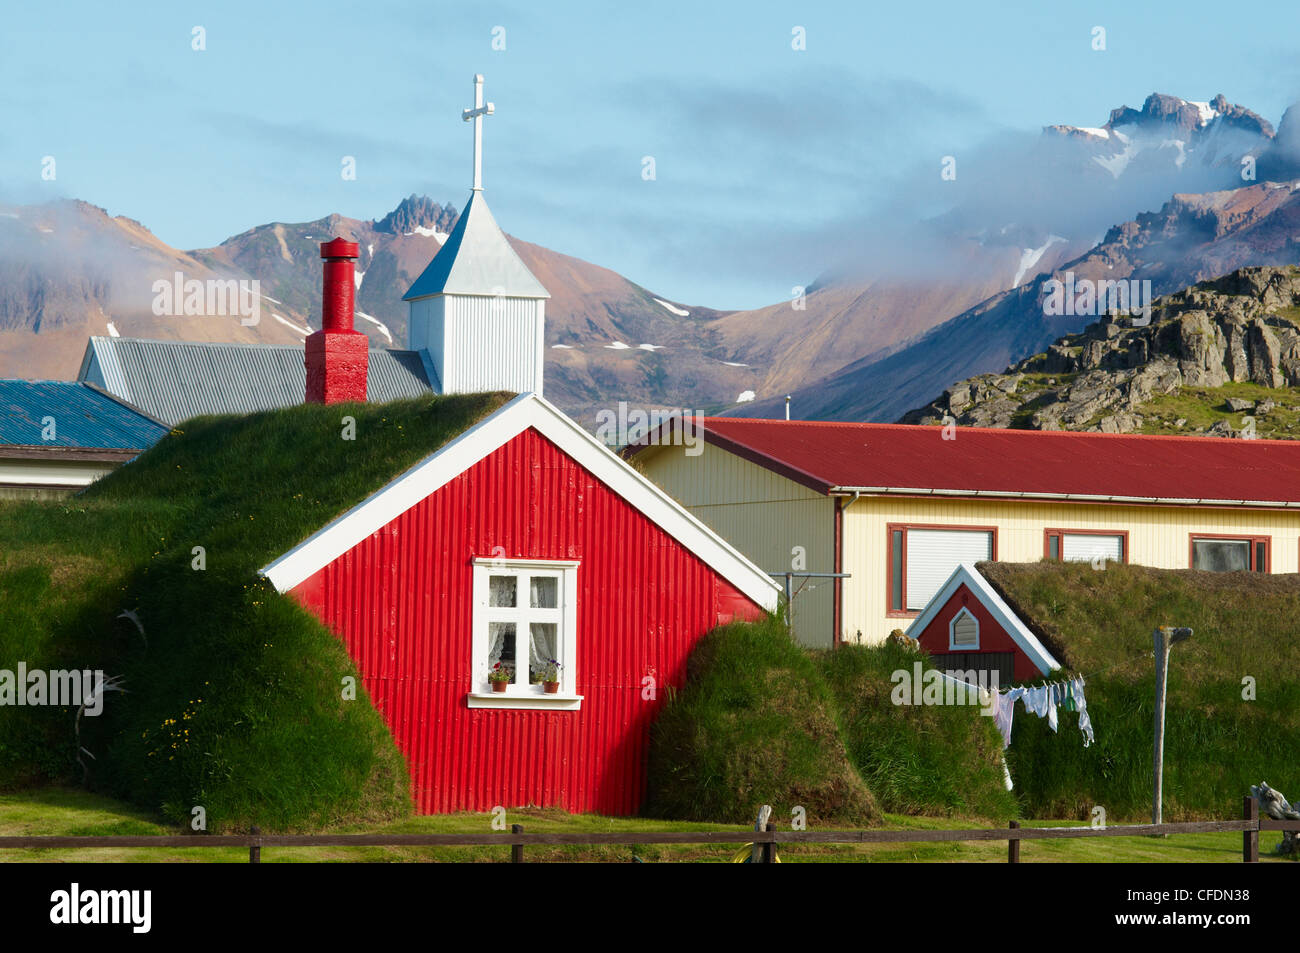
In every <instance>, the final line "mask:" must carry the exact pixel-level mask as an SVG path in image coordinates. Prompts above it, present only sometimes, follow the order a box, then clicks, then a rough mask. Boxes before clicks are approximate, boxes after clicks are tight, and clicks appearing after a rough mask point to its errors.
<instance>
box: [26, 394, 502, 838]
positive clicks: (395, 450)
mask: <svg viewBox="0 0 1300 953" xmlns="http://www.w3.org/2000/svg"><path fill="white" fill-rule="evenodd" d="M506 399H507V395H500V394H497V395H476V396H465V397H442V398H432V397H430V398H421V399H417V400H411V401H403V402H397V403H393V404H386V405H385V404H367V405H353V404H346V405H336V406H333V407H321V406H312V405H302V406H297V407H293V408H288V409H285V410H278V411H272V412H267V413H261V414H253V415H250V416H246V417H220V418H215V417H209V418H199V419H195V420H192V421H188V422H186V423H185V424H183V425H182V426H181V428H180V429H179V430H177V431H173V433H172V434H171V435H169V436H168V437H166V438H164V439H163V440H162V441H161V442H160V443H159V444H158V445H157V446H155V447H154V448H153V449H151V450H150V451H148V452H147V453H145V454H143V455H142V456H141V457H139V458H138V459H137V460H135V461H134V462H132V463H130V464H128V465H126V466H124V467H122V468H120V469H119V470H117V471H116V472H114V473H113V474H111V475H109V476H108V477H106V478H104V479H103V480H101V481H99V482H98V483H96V484H95V485H93V486H92V487H90V488H89V489H88V490H87V491H85V492H83V493H82V494H80V495H78V496H77V497H74V498H72V499H69V500H63V501H55V502H42V503H8V504H3V505H0V668H6V669H13V668H15V667H16V664H17V662H18V661H20V660H21V661H25V662H26V663H27V665H28V667H29V668H51V669H52V668H67V667H75V668H92V669H94V668H100V669H103V670H104V671H105V672H106V674H108V675H110V676H112V675H122V676H125V678H126V687H127V689H128V691H127V692H126V693H124V694H114V695H110V696H109V698H108V700H107V702H106V704H105V712H104V714H103V715H101V716H100V717H99V718H84V719H82V726H83V732H82V738H81V742H82V744H83V745H85V747H87V748H88V749H89V751H91V752H92V753H93V760H90V759H83V760H85V761H86V763H87V764H88V765H89V766H90V768H91V774H90V781H91V783H92V784H93V785H94V786H95V787H96V788H97V789H100V790H104V791H107V792H110V793H115V794H117V795H119V796H121V797H124V798H129V799H130V800H132V801H133V802H134V803H136V804H139V805H141V806H142V807H144V808H146V809H148V810H150V811H154V812H159V813H161V815H162V816H163V817H164V818H165V819H167V820H169V821H171V822H173V823H183V822H185V821H186V820H187V819H188V818H189V816H190V812H191V809H192V808H193V807H194V806H196V805H197V806H202V807H204V808H205V809H206V811H207V816H208V823H209V829H210V830H214V831H216V830H222V829H232V828H233V829H238V828H246V827H247V826H248V825H250V824H254V823H256V824H258V825H260V826H261V827H262V828H263V829H264V830H268V831H269V830H288V829H305V828H316V827H327V826H332V825H336V824H338V823H345V822H350V821H351V822H356V821H365V820H377V819H382V818H390V817H395V816H400V815H401V814H404V813H406V812H408V811H409V810H410V801H409V795H408V791H407V788H408V781H407V775H406V769H405V766H404V764H403V762H402V759H401V756H400V754H399V753H398V751H397V749H396V747H395V745H394V744H393V742H392V739H391V736H390V735H389V733H388V731H387V729H386V727H385V726H384V724H383V722H382V719H381V718H380V717H379V715H378V714H377V713H376V712H375V711H374V709H373V707H372V706H371V705H370V703H369V700H368V699H367V698H366V697H365V695H364V692H360V691H359V692H358V694H359V698H358V699H357V700H356V701H344V700H343V699H342V692H341V685H342V679H343V677H344V676H349V675H352V676H355V675H356V670H355V668H354V666H353V665H352V663H351V661H350V660H349V658H348V656H347V652H346V650H345V649H344V648H343V646H342V644H341V643H340V642H339V640H338V639H337V638H335V637H334V636H333V635H332V634H331V633H330V632H329V631H328V630H327V629H326V628H325V627H324V626H322V625H321V624H320V623H319V622H318V621H317V620H316V619H315V618H314V617H313V616H312V615H310V614H309V613H308V612H306V611H305V610H303V609H302V608H301V607H299V606H298V605H297V603H296V602H294V601H293V600H292V599H291V598H288V597H284V596H281V595H279V594H278V593H276V592H275V591H274V589H273V588H272V587H271V586H270V585H269V584H268V583H266V582H265V581H264V580H261V579H260V578H259V577H258V576H257V570H258V569H259V568H260V567H261V566H263V565H265V564H266V563H267V562H269V561H270V560H271V559H273V558H275V557H276V556H278V555H280V554H281V553H283V552H285V551H286V550H287V549H289V548H291V547H292V546H293V545H295V544H296V543H298V542H299V541H301V540H302V539H304V538H306V537H307V536H308V535H310V534H311V533H312V532H314V531H315V530H317V529H319V528H320V527H321V526H323V525H324V524H325V523H327V522H328V521H329V520H331V519H333V518H334V517H335V516H337V515H339V514H341V513H342V512H344V511H346V510H347V509H348V508H349V507H351V506H353V505H355V504H356V503H357V502H359V501H360V500H362V499H364V498H365V497H366V496H367V495H369V494H370V493H371V492H373V491H374V490H376V489H378V488H379V487H380V486H382V485H383V484H384V483H386V482H387V481H388V480H390V479H391V478H393V477H394V476H396V475H397V474H399V473H401V472H403V471H404V470H406V469H407V468H409V467H410V466H412V465H414V464H415V463H416V462H418V461H419V460H420V459H422V458H423V457H425V456H427V455H428V454H429V453H431V452H432V451H433V450H435V449H437V448H438V447H439V446H441V445H442V444H444V443H445V442H446V441H447V440H448V439H450V438H452V437H454V436H456V435H457V434H459V433H461V432H462V431H463V430H464V429H466V428H467V427H468V426H470V425H471V424H473V423H474V422H475V421H476V420H478V419H480V418H481V417H483V416H485V415H486V414H487V413H489V412H491V411H492V410H494V409H495V408H496V407H499V406H500V405H501V404H502V403H503V402H504V401H505V400H506ZM345 415H348V416H352V417H354V418H355V421H356V430H355V437H356V438H355V440H345V439H343V421H342V418H343V417H344V416H345ZM194 547H202V548H203V551H204V554H205V559H206V568H205V569H202V570H199V569H196V568H195V562H194V561H195V558H196V557H195V555H194ZM123 609H131V610H135V611H136V612H138V614H139V617H140V619H141V620H142V622H143V625H144V635H143V636H141V635H140V634H139V633H138V632H137V631H136V629H135V627H134V626H133V625H132V624H131V623H130V622H127V621H125V620H121V619H118V618H117V616H118V614H119V612H120V611H121V610H123ZM74 715H75V713H74V712H72V711H70V710H66V709H57V708H51V707H45V708H22V709H8V710H7V711H6V715H5V718H4V719H3V720H0V790H13V789H15V788H17V787H21V786H24V785H31V784H37V783H50V782H56V783H57V782H67V781H80V780H81V774H82V769H81V768H80V767H79V766H78V765H77V763H76V744H75V741H74V737H75V736H74V734H73V724H74Z"/></svg>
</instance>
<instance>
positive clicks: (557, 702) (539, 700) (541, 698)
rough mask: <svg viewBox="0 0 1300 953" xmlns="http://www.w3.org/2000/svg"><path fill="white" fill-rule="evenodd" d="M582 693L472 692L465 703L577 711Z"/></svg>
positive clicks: (470, 704)
mask: <svg viewBox="0 0 1300 953" xmlns="http://www.w3.org/2000/svg"><path fill="white" fill-rule="evenodd" d="M582 699H583V696H582V695H561V694H558V693H557V694H555V695H547V694H546V693H545V692H470V693H469V694H468V695H466V696H465V703H466V704H467V705H468V706H469V707H470V708H521V709H530V708H531V709H535V710H538V711H577V710H578V709H579V708H581V707H582Z"/></svg>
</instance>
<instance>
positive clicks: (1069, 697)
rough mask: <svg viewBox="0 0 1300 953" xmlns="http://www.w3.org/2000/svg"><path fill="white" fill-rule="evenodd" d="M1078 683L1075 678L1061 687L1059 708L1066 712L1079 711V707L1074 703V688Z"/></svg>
mask: <svg viewBox="0 0 1300 953" xmlns="http://www.w3.org/2000/svg"><path fill="white" fill-rule="evenodd" d="M1078 681H1079V680H1078V679H1077V678H1074V679H1071V680H1070V681H1068V682H1066V683H1065V684H1064V685H1062V686H1061V707H1062V708H1064V709H1065V710H1066V711H1078V710H1079V706H1078V705H1077V704H1076V703H1075V700H1074V691H1075V686H1076V684H1077V683H1078Z"/></svg>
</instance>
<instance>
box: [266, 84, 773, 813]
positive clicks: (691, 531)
mask: <svg viewBox="0 0 1300 953" xmlns="http://www.w3.org/2000/svg"><path fill="white" fill-rule="evenodd" d="M475 90H476V96H478V97H479V98H480V99H481V96H482V77H475ZM480 120H481V117H480ZM480 120H476V122H477V121H480ZM476 164H477V159H476ZM358 251H359V247H358V245H357V243H355V242H350V241H347V240H345V239H335V240H334V241H330V242H326V243H324V244H322V246H321V255H322V257H323V258H325V260H326V266H325V274H324V292H323V294H322V300H323V320H322V323H321V329H320V330H319V331H316V332H315V333H313V334H312V335H311V336H310V337H309V338H308V339H307V342H306V347H305V349H304V354H303V360H304V362H305V381H306V384H305V391H306V399H307V400H309V401H315V402H320V403H336V402H340V401H349V400H356V401H364V400H366V398H367V396H368V394H369V393H370V390H369V386H368V381H367V375H368V365H371V366H373V365H374V364H375V361H374V356H373V355H369V356H368V355H367V346H366V339H365V337H364V335H361V334H359V333H358V332H357V331H356V330H355V329H354V327H353V311H354V284H355V272H354V262H355V259H356V257H357V255H358ZM547 297H548V295H547V292H546V289H545V288H543V287H542V286H541V284H540V282H538V281H537V279H536V277H534V276H533V275H532V274H531V273H530V272H529V271H528V269H527V267H526V266H525V265H524V264H523V262H522V260H521V259H520V258H519V256H518V255H517V254H516V253H515V251H514V249H513V248H512V247H511V245H510V243H509V241H508V240H507V238H506V237H505V234H504V233H503V232H502V231H501V230H500V228H499V227H498V226H497V224H496V221H495V219H494V218H493V217H492V213H491V212H490V211H489V210H488V207H487V203H486V201H485V200H484V198H483V191H482V188H481V184H480V183H479V182H478V181H477V179H476V181H475V185H474V190H473V191H472V192H471V197H470V201H469V202H468V203H467V204H466V207H465V209H464V211H463V212H462V213H461V215H460V217H459V219H458V220H457V223H456V226H455V228H454V229H453V230H452V233H451V234H450V235H449V236H448V237H447V239H446V241H445V242H444V243H443V245H442V247H441V250H440V251H439V252H438V254H437V255H436V256H435V257H434V259H433V261H432V262H430V263H429V266H428V267H427V268H426V269H425V270H424V272H423V273H422V274H421V275H420V277H419V278H418V279H417V280H416V281H415V282H414V284H413V285H412V286H411V288H410V290H409V291H408V292H407V294H406V299H407V301H408V302H409V309H410V310H409V321H408V336H409V345H410V350H409V353H408V354H407V355H406V356H405V357H409V356H410V355H412V354H413V355H416V356H418V360H419V364H420V366H421V367H422V368H423V374H424V379H425V380H426V381H427V382H428V384H429V387H430V389H431V390H433V391H435V392H440V393H444V394H455V393H475V392H491V391H508V392H515V393H520V396H519V397H517V398H515V399H514V400H512V401H511V402H510V403H508V404H506V405H505V406H504V407H502V408H501V409H499V410H498V411H496V412H495V413H493V414H491V415H490V416H488V417H487V418H485V419H483V420H481V421H480V422H479V423H477V424H476V425H474V426H473V427H471V428H469V429H468V430H466V431H465V432H464V433H462V434H460V435H459V436H458V437H457V438H456V439H454V440H452V441H451V442H450V443H448V444H446V445H445V446H444V447H442V448H441V449H440V450H438V451H437V452H435V453H433V454H432V455H430V456H429V457H427V458H426V459H424V460H423V461H422V462H421V463H419V464H417V465H416V466H415V467H413V468H412V469H410V470H409V471H407V472H406V473H404V474H402V475H401V476H399V477H397V478H396V479H395V480H393V481H392V482H391V483H389V484H388V485H387V486H385V487H384V488H382V489H381V490H379V491H378V492H376V493H374V494H373V495H372V496H370V497H369V498H368V499H366V500H364V501H363V502H361V503H359V504H358V505H357V506H355V507H353V508H352V509H351V510H349V511H348V512H347V513H344V514H343V515H342V516H340V517H338V518H337V519H335V520H334V521H332V522H331V523H329V524H328V525H327V526H325V527H323V528H322V529H320V530H319V531H318V532H316V533H315V534H314V535H312V536H311V537H310V538H308V539H307V540H305V541H303V542H302V543H300V544H299V545H298V546H296V547H294V548H293V549H292V550H290V551H289V552H287V553H285V554H283V555H282V556H280V557H279V558H278V559H276V560H274V561H273V562H272V563H270V564H269V565H267V566H265V567H263V570H262V572H263V574H264V575H265V576H266V577H267V578H268V579H269V580H270V581H271V582H272V583H273V584H274V585H275V586H276V588H277V589H278V590H279V591H280V592H287V593H291V594H292V595H293V597H294V598H296V599H297V600H298V601H299V602H300V603H301V604H302V605H303V606H305V607H306V608H307V609H308V610H310V611H311V612H313V613H314V614H315V615H316V616H317V617H319V618H320V619H321V621H322V622H323V623H325V624H326V625H327V626H329V627H330V628H331V629H332V630H333V631H334V632H335V633H337V634H338V636H339V637H340V638H341V639H342V640H343V642H344V644H345V645H346V646H347V649H348V652H349V653H350V654H351V657H352V659H353V661H354V662H355V663H356V666H357V669H358V670H359V672H360V674H361V679H362V682H363V684H364V686H365V688H366V691H367V692H368V693H369V695H370V698H371V699H372V701H373V702H374V705H375V707H376V708H377V709H378V711H379V712H380V713H381V714H382V716H383V718H384V720H385V721H386V723H387V724H388V727H389V728H390V730H391V731H392V732H393V736H394V738H395V739H396V742H397V745H398V747H399V748H400V749H401V751H402V753H403V755H405V757H406V760H407V765H408V768H409V771H410V776H411V787H412V794H413V797H414V801H415V804H416V806H417V808H418V809H419V810H420V811H422V812H425V813H435V812H447V811H485V810H491V809H493V808H495V807H498V806H502V807H509V806H522V805H546V806H549V805H554V806H558V807H561V808H564V809H565V810H568V811H573V812H580V811H598V812H601V813H605V814H632V813H635V812H636V811H637V810H638V808H639V807H640V806H641V802H642V799H643V796H644V792H645V771H646V755H647V748H648V741H649V729H650V725H651V724H652V723H653V721H654V718H655V715H656V714H657V713H658V711H659V709H660V707H661V706H662V705H663V703H664V701H665V699H666V697H667V693H668V689H669V687H670V686H680V685H682V684H683V682H684V681H685V675H686V660H687V657H688V655H689V654H690V652H691V650H692V649H693V648H694V647H695V644H696V643H697V642H698V641H699V639H700V638H701V637H702V636H703V635H704V634H705V633H707V632H708V631H709V630H710V629H713V628H714V627H715V626H717V625H718V624H720V623H724V622H728V621H730V620H732V619H755V618H758V617H759V616H761V614H762V613H763V612H764V611H769V610H774V609H775V608H776V604H777V595H778V592H779V589H778V587H777V585H776V584H775V583H774V582H773V581H772V579H771V578H770V577H769V576H768V575H767V574H766V573H764V572H763V571H762V570H760V569H759V568H758V567H757V566H755V565H754V564H753V563H751V562H750V561H749V560H748V559H746V558H745V557H744V556H743V555H741V553H740V552H739V551H738V550H736V549H735V548H733V547H732V546H731V545H730V544H728V543H727V542H725V541H724V540H723V539H722V538H721V537H720V536H718V535H717V534H716V533H714V532H713V531H712V530H710V529H709V528H708V527H706V526H705V525H704V524H703V523H701V522H700V521H699V520H697V519H696V518H695V517H694V516H692V515H691V514H690V513H688V512H687V511H686V510H685V509H684V508H683V507H682V506H680V505H679V504H678V503H676V502H675V501H674V500H673V499H672V498H671V497H669V496H668V495H667V494H666V493H664V492H663V491H662V490H660V489H659V488H658V487H656V486H655V485H654V484H653V483H651V482H650V481H649V480H647V479H646V478H645V477H643V476H642V475H641V474H640V473H638V472H637V471H636V470H634V469H632V467H630V466H629V465H628V464H626V463H624V462H623V460H621V459H620V458H619V457H618V456H617V455H615V454H614V453H612V452H611V451H610V450H609V449H608V448H607V447H606V446H605V445H604V444H603V443H601V442H600V441H598V440H597V439H596V438H595V437H593V436H592V435H591V434H589V433H587V432H586V431H585V430H583V429H582V427H581V426H579V425H578V424H577V423H576V422H575V421H573V420H571V419H570V418H568V417H567V416H565V415H564V414H563V413H562V412H561V411H559V410H558V409H556V408H555V407H554V406H552V405H551V404H550V403H548V402H547V401H546V400H545V399H543V398H542V396H541V390H542V367H543V358H544V354H545V309H544V305H545V300H546V298H547ZM405 357H404V359H405ZM407 363H408V364H409V363H410V362H409V361H407ZM492 675H497V676H500V677H501V679H503V680H497V681H494V680H493V679H492V678H490V676H492ZM549 676H555V677H554V678H553V679H551V680H552V681H553V682H558V683H559V684H558V686H555V685H554V684H553V685H552V686H551V687H552V688H555V689H557V690H555V691H553V692H548V691H546V688H545V686H544V681H545V680H547V679H548V677H549Z"/></svg>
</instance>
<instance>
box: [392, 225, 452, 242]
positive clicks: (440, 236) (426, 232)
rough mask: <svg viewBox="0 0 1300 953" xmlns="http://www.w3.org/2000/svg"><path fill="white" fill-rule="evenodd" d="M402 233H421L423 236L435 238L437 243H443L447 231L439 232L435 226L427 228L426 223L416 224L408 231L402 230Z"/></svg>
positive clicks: (445, 239)
mask: <svg viewBox="0 0 1300 953" xmlns="http://www.w3.org/2000/svg"><path fill="white" fill-rule="evenodd" d="M403 234H404V235H423V236H424V237H425V238H436V239H437V240H438V244H439V245H442V244H445V243H446V241H447V236H448V235H449V234H450V233H449V232H440V231H438V230H437V229H436V228H429V227H428V226H426V225H417V226H415V228H414V229H412V230H411V231H409V232H403Z"/></svg>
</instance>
